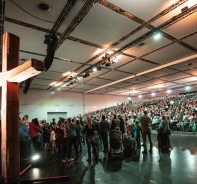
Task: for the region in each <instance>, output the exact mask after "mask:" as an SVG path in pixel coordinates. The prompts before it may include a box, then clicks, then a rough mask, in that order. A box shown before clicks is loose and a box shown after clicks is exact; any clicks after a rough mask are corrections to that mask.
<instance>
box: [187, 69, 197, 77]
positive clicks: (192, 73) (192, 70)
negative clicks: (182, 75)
mask: <svg viewBox="0 0 197 184" xmlns="http://www.w3.org/2000/svg"><path fill="white" fill-rule="evenodd" d="M185 72H187V73H189V74H191V75H195V76H197V68H193V69H190V70H187V71H185Z"/></svg>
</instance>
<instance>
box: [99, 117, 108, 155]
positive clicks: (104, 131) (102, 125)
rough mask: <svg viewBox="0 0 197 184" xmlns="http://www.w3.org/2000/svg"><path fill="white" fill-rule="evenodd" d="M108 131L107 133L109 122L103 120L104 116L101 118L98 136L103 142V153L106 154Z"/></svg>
mask: <svg viewBox="0 0 197 184" xmlns="http://www.w3.org/2000/svg"><path fill="white" fill-rule="evenodd" d="M108 131H109V122H108V121H107V120H106V119H105V116H104V115H103V116H102V121H101V122H100V134H101V137H102V141H103V146H104V152H105V153H106V152H108Z"/></svg>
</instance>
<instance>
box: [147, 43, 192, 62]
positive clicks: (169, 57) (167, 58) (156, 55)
mask: <svg viewBox="0 0 197 184" xmlns="http://www.w3.org/2000/svg"><path fill="white" fill-rule="evenodd" d="M191 54H194V53H193V52H192V51H190V50H189V49H187V48H185V47H183V46H181V45H179V44H177V43H174V44H171V45H169V46H168V47H165V48H163V49H160V50H158V51H157V52H153V53H151V54H150V55H147V56H145V57H144V58H145V59H148V60H151V61H154V62H156V63H158V64H161V65H162V64H165V63H169V62H172V61H175V60H177V59H181V58H182V57H186V56H189V55H191Z"/></svg>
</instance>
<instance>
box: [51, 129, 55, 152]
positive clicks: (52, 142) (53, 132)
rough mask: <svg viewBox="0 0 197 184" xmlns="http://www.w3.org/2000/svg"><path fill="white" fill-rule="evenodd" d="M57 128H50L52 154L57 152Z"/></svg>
mask: <svg viewBox="0 0 197 184" xmlns="http://www.w3.org/2000/svg"><path fill="white" fill-rule="evenodd" d="M54 130H55V128H54V127H53V126H51V127H50V131H51V133H50V142H51V154H53V153H54V152H55V139H56V138H55V131H54Z"/></svg>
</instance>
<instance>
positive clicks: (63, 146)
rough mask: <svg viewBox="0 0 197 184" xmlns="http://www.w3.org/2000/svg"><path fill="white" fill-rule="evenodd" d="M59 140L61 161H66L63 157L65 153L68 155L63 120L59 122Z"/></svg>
mask: <svg viewBox="0 0 197 184" xmlns="http://www.w3.org/2000/svg"><path fill="white" fill-rule="evenodd" d="M61 121H62V120H61ZM59 141H60V145H61V155H62V162H66V159H65V158H66V155H68V141H67V130H66V128H65V123H64V122H63V121H62V122H61V123H60V129H59Z"/></svg>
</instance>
